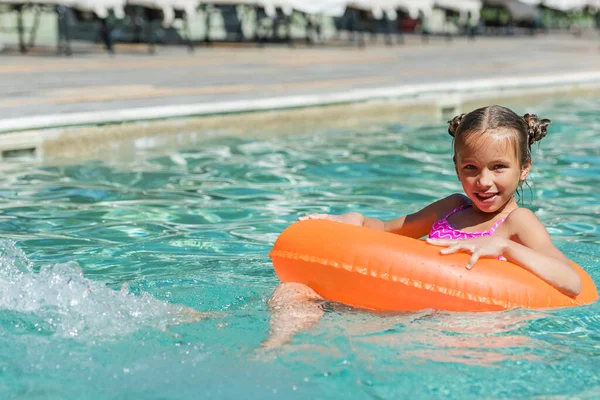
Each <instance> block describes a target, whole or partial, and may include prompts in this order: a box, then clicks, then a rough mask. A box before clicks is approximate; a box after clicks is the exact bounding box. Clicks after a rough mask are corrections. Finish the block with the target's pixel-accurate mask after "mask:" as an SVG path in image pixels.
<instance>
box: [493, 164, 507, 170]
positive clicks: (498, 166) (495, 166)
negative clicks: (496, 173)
mask: <svg viewBox="0 0 600 400" xmlns="http://www.w3.org/2000/svg"><path fill="white" fill-rule="evenodd" d="M503 168H506V165H504V164H497V165H494V169H503Z"/></svg>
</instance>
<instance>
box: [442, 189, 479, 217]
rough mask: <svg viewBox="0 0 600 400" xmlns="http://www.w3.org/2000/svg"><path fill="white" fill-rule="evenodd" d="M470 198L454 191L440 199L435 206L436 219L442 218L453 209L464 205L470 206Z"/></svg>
mask: <svg viewBox="0 0 600 400" xmlns="http://www.w3.org/2000/svg"><path fill="white" fill-rule="evenodd" d="M470 205H471V200H470V199H469V198H468V197H467V196H465V195H464V194H461V193H454V194H451V195H450V196H448V197H445V198H443V199H441V200H440V201H439V202H438V207H437V219H440V218H444V217H446V216H447V215H448V214H450V213H451V212H453V211H454V210H456V209H457V208H460V207H464V206H470Z"/></svg>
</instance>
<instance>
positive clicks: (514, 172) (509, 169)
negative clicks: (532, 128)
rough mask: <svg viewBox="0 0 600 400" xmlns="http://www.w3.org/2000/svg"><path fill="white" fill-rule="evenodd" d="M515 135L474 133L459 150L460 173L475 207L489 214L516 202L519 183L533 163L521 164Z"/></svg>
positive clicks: (458, 171) (457, 165) (457, 155)
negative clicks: (515, 196)
mask: <svg viewBox="0 0 600 400" xmlns="http://www.w3.org/2000/svg"><path fill="white" fill-rule="evenodd" d="M519 164H520V163H519V159H518V152H517V151H516V148H515V143H514V140H513V137H512V135H511V134H506V133H504V132H485V133H481V134H477V133H476V134H472V135H470V136H469V137H468V138H467V140H466V141H465V143H464V144H463V145H462V146H461V147H460V148H459V149H457V152H456V164H455V167H456V173H457V175H458V180H459V181H460V182H461V183H462V186H463V189H464V191H465V193H466V195H467V196H468V197H469V198H470V199H471V201H472V202H473V206H474V207H476V208H477V209H478V210H480V211H482V212H486V213H494V212H500V211H502V210H503V209H504V208H505V207H506V206H507V205H513V204H514V205H515V206H516V201H515V198H514V195H515V192H516V190H517V188H518V187H519V182H520V181H522V180H524V179H525V178H526V177H527V174H528V173H529V168H530V167H531V164H528V165H524V166H521V165H519Z"/></svg>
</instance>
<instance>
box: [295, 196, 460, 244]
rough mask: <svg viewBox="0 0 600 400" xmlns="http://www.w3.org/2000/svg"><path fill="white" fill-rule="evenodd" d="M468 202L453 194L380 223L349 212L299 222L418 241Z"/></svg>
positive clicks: (314, 215) (316, 215)
mask: <svg viewBox="0 0 600 400" xmlns="http://www.w3.org/2000/svg"><path fill="white" fill-rule="evenodd" d="M468 202H469V200H468V198H467V197H466V196H464V195H462V194H453V195H450V196H448V197H446V198H443V199H441V200H438V201H436V202H435V203H431V204H430V205H428V206H427V207H425V208H423V209H421V210H419V211H417V212H416V213H413V214H409V215H404V216H402V217H399V218H396V219H393V220H390V221H382V220H379V219H376V218H369V217H365V216H364V215H362V214H360V213H357V212H351V213H347V214H342V215H329V214H311V215H307V216H305V217H301V218H299V219H300V220H301V221H303V220H306V219H328V220H331V221H337V222H342V223H346V224H351V225H357V226H364V227H367V228H372V229H377V230H380V231H385V232H392V233H396V234H398V235H403V236H408V237H413V238H417V239H418V238H421V237H423V236H426V235H427V234H428V233H429V231H430V230H431V226H432V225H433V224H434V223H435V221H437V220H438V219H440V218H441V217H442V216H444V215H446V214H448V213H449V212H450V211H452V210H453V209H454V208H456V207H458V206H461V205H463V204H466V203H468Z"/></svg>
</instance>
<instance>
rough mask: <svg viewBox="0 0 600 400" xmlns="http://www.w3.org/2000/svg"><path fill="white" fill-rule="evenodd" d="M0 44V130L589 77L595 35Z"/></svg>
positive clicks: (596, 75)
mask: <svg viewBox="0 0 600 400" xmlns="http://www.w3.org/2000/svg"><path fill="white" fill-rule="evenodd" d="M117 50H118V53H117V55H116V56H115V57H110V56H108V55H107V54H106V53H104V52H103V51H101V50H99V49H96V48H94V49H92V51H85V52H79V53H77V54H75V55H74V56H73V57H71V58H65V57H58V56H54V55H50V54H47V53H46V54H44V53H39V54H35V53H34V54H28V55H24V56H22V55H18V54H2V55H0V57H1V58H0V60H1V62H0V90H1V92H0V93H1V94H2V96H1V97H0V132H13V131H23V130H31V129H44V128H51V127H59V126H69V125H86V124H102V123H110V122H116V121H129V120H130V121H135V120H148V119H157V118H169V117H183V116H192V115H207V114H214V113H228V112H237V111H252V110H261V109H273V108H282V107H299V106H309V105H313V104H314V105H320V104H333V103H344V102H352V101H361V100H368V99H372V98H390V97H396V98H397V97H402V96H418V95H419V94H422V93H424V92H428V93H433V94H435V93H438V92H441V91H444V92H461V91H469V90H476V89H482V88H487V89H490V88H495V89H499V90H501V89H502V88H504V87H512V88H519V87H527V86H536V87H543V86H544V85H567V84H577V85H586V84H592V83H593V84H598V83H600V37H599V36H598V35H596V34H595V33H594V34H592V33H589V34H588V35H587V36H585V37H574V36H570V35H566V34H563V35H558V34H553V35H540V36H537V37H504V38H488V37H481V38H477V39H476V40H469V39H467V38H456V39H454V40H453V41H451V42H447V41H446V40H444V39H443V38H433V39H432V40H430V41H429V42H428V43H422V42H421V40H420V38H418V37H409V38H408V40H407V42H406V44H404V45H395V46H385V45H383V44H376V45H367V47H366V48H364V49H359V48H356V47H350V46H315V47H304V46H302V47H298V46H297V47H294V48H289V47H287V46H285V47H284V46H266V47H264V48H256V47H248V46H214V47H198V48H197V49H196V50H195V51H194V52H193V53H188V51H187V49H185V48H183V47H181V48H179V47H165V48H159V49H158V52H157V54H155V55H149V54H146V53H145V51H144V50H145V47H131V46H128V47H124V48H121V49H120V51H119V49H117Z"/></svg>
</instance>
